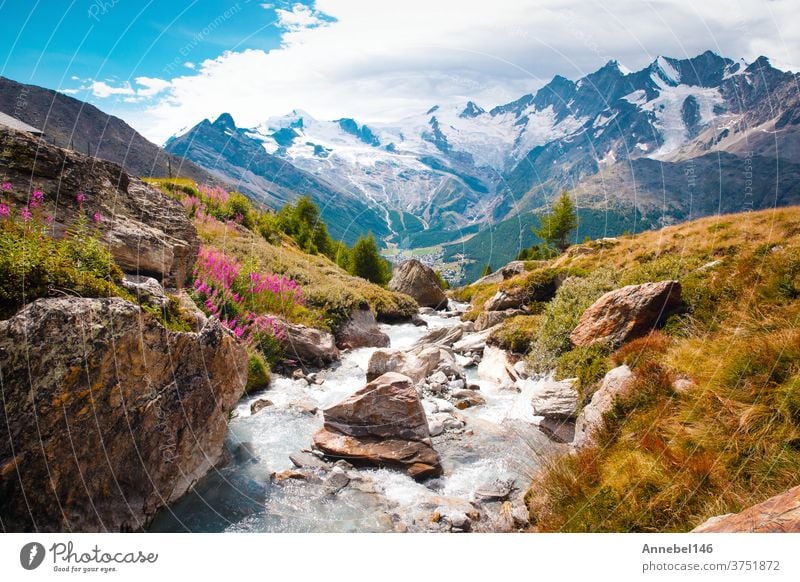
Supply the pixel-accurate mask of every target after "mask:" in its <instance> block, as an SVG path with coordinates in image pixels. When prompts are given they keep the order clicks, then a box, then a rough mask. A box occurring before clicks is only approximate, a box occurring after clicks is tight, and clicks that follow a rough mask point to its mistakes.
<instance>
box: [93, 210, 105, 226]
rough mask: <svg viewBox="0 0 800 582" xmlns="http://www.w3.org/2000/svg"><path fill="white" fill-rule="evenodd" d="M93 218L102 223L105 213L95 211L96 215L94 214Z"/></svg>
mask: <svg viewBox="0 0 800 582" xmlns="http://www.w3.org/2000/svg"><path fill="white" fill-rule="evenodd" d="M92 220H94V221H95V222H96V223H97V224H100V223H101V222H103V215H102V214H100V213H99V212H95V213H94V215H93V216H92Z"/></svg>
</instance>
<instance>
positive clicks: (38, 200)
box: [31, 190, 44, 208]
mask: <svg viewBox="0 0 800 582" xmlns="http://www.w3.org/2000/svg"><path fill="white" fill-rule="evenodd" d="M43 200H44V192H42V191H41V190H34V191H33V194H31V208H38V207H39V206H41V205H42V201H43Z"/></svg>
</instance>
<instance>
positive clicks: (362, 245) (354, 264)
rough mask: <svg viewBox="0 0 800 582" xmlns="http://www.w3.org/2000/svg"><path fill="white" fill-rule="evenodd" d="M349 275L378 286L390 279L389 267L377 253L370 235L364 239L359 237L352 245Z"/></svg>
mask: <svg viewBox="0 0 800 582" xmlns="http://www.w3.org/2000/svg"><path fill="white" fill-rule="evenodd" d="M350 273H351V274H352V275H356V276H357V277H361V278H362V279H366V280H367V281H371V282H372V283H377V284H378V285H385V284H386V283H388V282H389V279H391V278H392V270H391V266H390V265H389V262H388V261H387V260H386V259H384V258H383V257H381V255H380V253H379V252H378V246H377V245H376V244H375V238H374V237H373V236H372V233H369V235H368V236H367V237H366V238H364V237H363V236H362V237H360V238H359V239H358V240H357V241H356V244H354V245H353V248H352V249H351V251H350Z"/></svg>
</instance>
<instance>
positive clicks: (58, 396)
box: [0, 298, 247, 532]
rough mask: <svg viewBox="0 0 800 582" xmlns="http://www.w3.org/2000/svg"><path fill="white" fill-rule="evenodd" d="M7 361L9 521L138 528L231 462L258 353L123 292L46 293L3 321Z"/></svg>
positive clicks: (5, 494) (0, 451) (0, 341)
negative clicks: (194, 329)
mask: <svg viewBox="0 0 800 582" xmlns="http://www.w3.org/2000/svg"><path fill="white" fill-rule="evenodd" d="M0 370H2V378H3V396H4V401H5V414H4V415H2V417H0V431H2V433H3V434H4V435H6V436H5V437H4V438H3V439H0V518H2V523H3V527H4V529H5V530H7V531H9V530H11V531H13V530H25V531H31V530H37V531H62V532H63V531H73V532H75V531H106V530H108V531H129V530H139V529H142V528H143V527H145V526H146V525H147V523H148V521H149V520H150V518H151V517H152V516H153V515H154V513H155V512H156V510H157V509H159V508H160V507H161V506H163V505H165V504H168V503H170V502H172V501H174V500H176V499H177V498H178V497H180V496H181V495H182V494H184V493H185V492H186V491H187V490H188V489H189V488H190V487H191V486H192V485H193V484H194V483H195V482H196V481H197V480H198V479H199V478H200V477H202V476H203V475H204V474H205V473H206V472H207V471H208V470H209V469H210V468H211V467H212V466H213V465H214V464H215V463H217V462H218V460H219V459H220V457H221V454H222V448H223V441H224V439H225V434H226V432H227V421H228V416H229V413H230V412H231V410H232V409H233V408H234V406H235V404H236V402H237V401H238V399H239V398H240V397H241V395H242V393H243V391H244V387H245V382H246V379H247V353H246V350H245V348H244V347H243V346H242V345H241V344H239V343H238V342H237V341H236V340H234V339H233V337H232V336H230V335H229V334H228V333H227V332H226V331H225V330H224V329H223V327H222V326H221V324H220V323H219V322H218V321H217V320H216V319H213V318H212V319H210V320H209V321H208V323H207V324H206V326H205V327H204V328H203V329H202V330H201V331H200V332H199V333H179V332H171V331H168V330H166V329H165V328H164V327H162V326H161V325H160V324H159V323H158V322H157V321H156V320H155V319H154V318H152V317H151V316H150V315H149V314H146V313H144V312H143V311H142V310H141V308H140V307H138V306H137V305H134V304H132V303H130V302H128V301H125V300H123V299H119V298H113V299H76V298H58V299H40V300H38V301H35V302H33V303H31V304H29V305H27V306H26V307H25V308H23V309H22V310H21V311H19V312H18V313H17V314H16V315H15V316H13V317H12V318H11V319H8V320H5V321H2V322H0ZM9 437H10V438H9Z"/></svg>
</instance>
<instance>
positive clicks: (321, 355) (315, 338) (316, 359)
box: [280, 320, 339, 366]
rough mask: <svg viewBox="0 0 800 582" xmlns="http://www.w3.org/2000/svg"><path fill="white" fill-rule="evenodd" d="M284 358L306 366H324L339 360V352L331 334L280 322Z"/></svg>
mask: <svg viewBox="0 0 800 582" xmlns="http://www.w3.org/2000/svg"><path fill="white" fill-rule="evenodd" d="M280 326H281V327H282V328H283V330H284V335H283V338H282V343H283V349H284V356H285V357H286V358H288V359H290V360H294V361H296V362H299V363H301V364H305V365H308V366H324V365H325V364H329V363H331V362H335V361H337V360H338V359H339V350H338V349H337V348H336V340H335V339H334V337H333V334H331V333H329V332H327V331H324V330H321V329H317V328H315V327H308V326H307V325H300V324H296V323H289V322H288V321H283V320H281V323H280Z"/></svg>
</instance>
